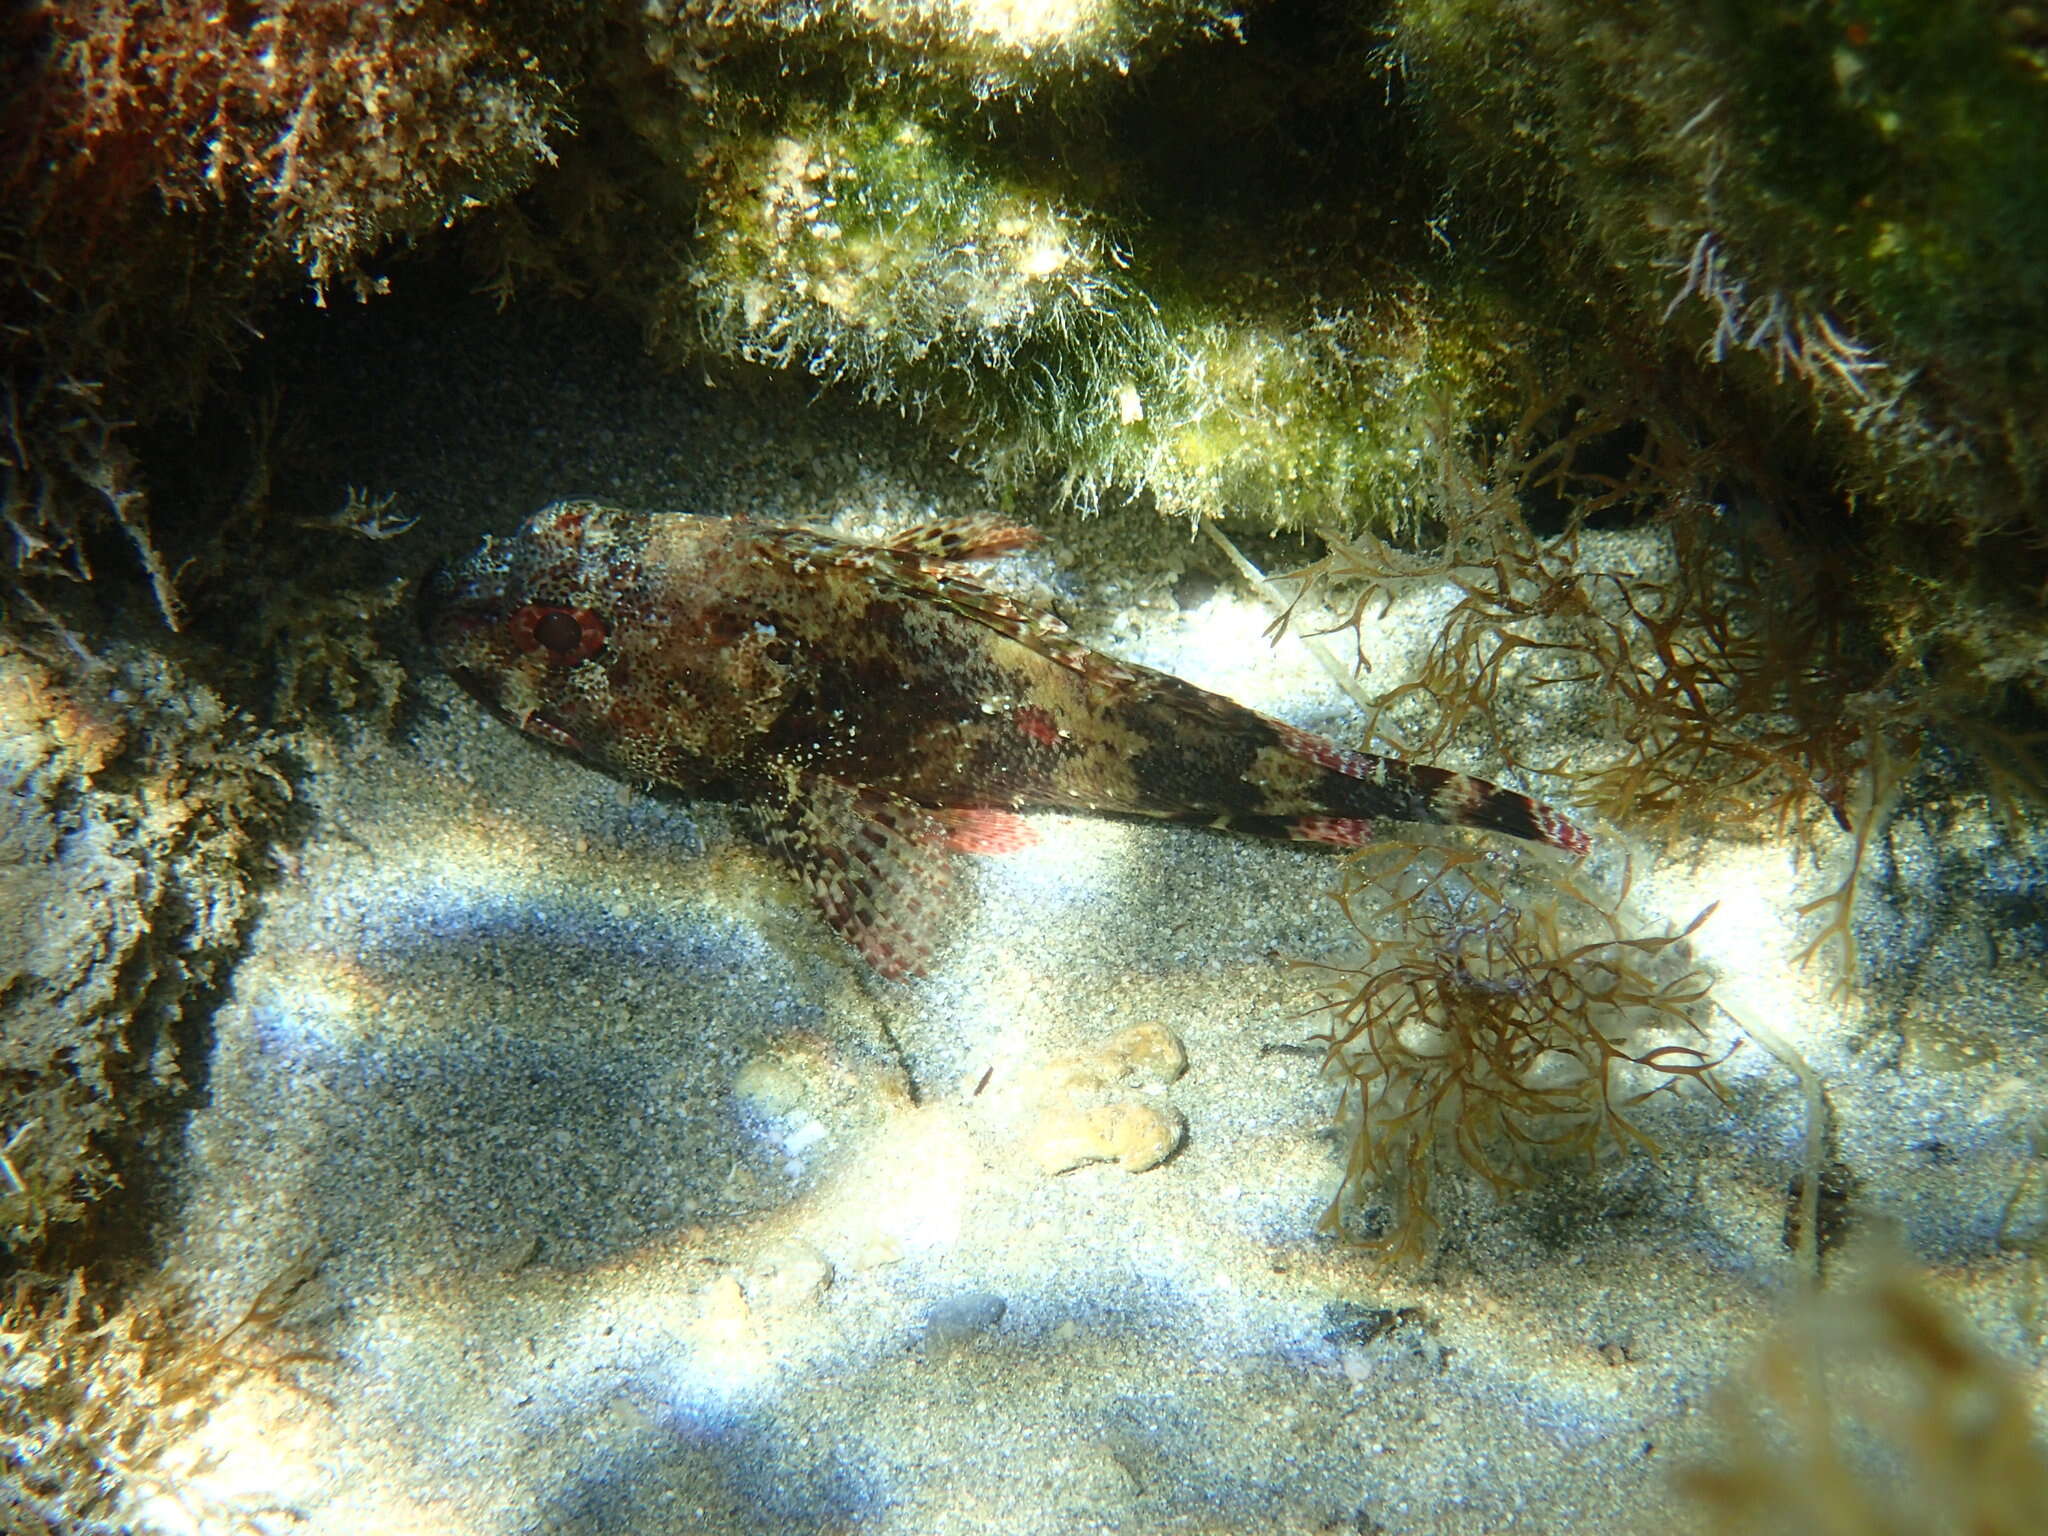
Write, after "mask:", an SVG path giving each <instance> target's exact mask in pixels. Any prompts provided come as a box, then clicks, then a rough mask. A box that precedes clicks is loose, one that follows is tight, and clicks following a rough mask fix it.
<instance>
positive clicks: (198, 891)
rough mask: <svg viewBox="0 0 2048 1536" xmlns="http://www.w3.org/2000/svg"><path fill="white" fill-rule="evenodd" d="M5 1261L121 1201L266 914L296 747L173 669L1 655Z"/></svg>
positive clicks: (147, 660)
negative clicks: (285, 761)
mask: <svg viewBox="0 0 2048 1536" xmlns="http://www.w3.org/2000/svg"><path fill="white" fill-rule="evenodd" d="M0 774H4V776H5V778H6V781H7V784H8V789H9V795H8V807H9V810H8V815H7V817H6V820H5V822H4V823H0V1153H4V1155H5V1164H4V1166H0V1249H12V1248H28V1247H30V1246H31V1245H33V1244H35V1243H36V1242H38V1241H39V1240H41V1239H42V1238H43V1237H44V1236H45V1234H46V1233H47V1232H48V1231H49V1230H50V1229H51V1228H52V1227H53V1226H58V1225H61V1224H63V1223H66V1222H70V1221H74V1220H76V1219H78V1218H79V1217H80V1216H82V1215H83V1214H84V1213H85V1211H86V1209H87V1208H88V1207H89V1206H90V1204H91V1203H92V1202H93V1201H94V1200H96V1199H98V1198H100V1197H102V1196H104V1195H105V1194H107V1193H108V1192H109V1191H110V1190H111V1189H112V1188H113V1187H115V1186H116V1185H118V1184H121V1183H123V1182H128V1181H129V1180H128V1178H127V1177H126V1176H124V1173H123V1165H124V1163H128V1162H131V1161H132V1160H133V1157H134V1148H135V1147H136V1146H137V1144H138V1143H139V1142H141V1141H142V1140H144V1139H145V1138H146V1137H147V1135H148V1134H149V1132H150V1131H151V1130H152V1129H153V1128H154V1127H155V1126H157V1125H159V1124H161V1123H162V1121H163V1118H164V1116H165V1115H166V1113H167V1112H168V1111H169V1110H170V1109H171V1108H172V1107H173V1106H175V1104H176V1103H177V1102H178V1101H179V1099H180V1098H181V1096H182V1095H183V1094H184V1093H185V1092H186V1091H187V1090H188V1089H189V1087H190V1077H191V1074H192V1072H193V1071H194V1070H195V1069H197V1068H200V1067H202V1066H203V1063H198V1062H195V1061H193V1060H191V1059H189V1053H190V1050H191V1044H192V1039H191V1030H192V1028H193V1027H194V1026H195V1025H196V1023H197V1021H198V1018H199V1016H200V1012H201V1009H202V1006H203V1004H204V1003H205V1001H206V1000H207V998H208V997H209V996H210V993H211V990H212V989H213V988H214V987H216V986H217V985H218V984H219V983H220V981H221V979H222V977H223V974H224V967H225V965H226V963H227V961H228V960H229V959H231V958H232V956H233V954H234V953H235V951H236V949H237V948H238V946H239V941H240V937H241V933H242V930H243V928H244V926H245V925H246V924H247V923H248V921H249V919H250V918H251V916H252V915H253V910H254V908H253V873H252V868H251V866H252V864H253V861H254V859H255V855H256V853H257V851H258V850H259V848H260V847H261V846H262V845H263V841H264V839H265V838H266V837H267V834H268V831H269V828H270V826H271V824H272V823H273V822H274V820H275V817H276V815H277V812H278V810H279V808H280V807H281V806H282V804H283V803H284V801H285V799H286V798H287V797H288V794H289V786H288V784H287V783H286V781H285V780H284V779H283V777H282V776H281V775H280V774H279V772H278V769H277V767H276V748H275V746H274V744H272V743H270V742H268V741H266V740H264V739H263V738H262V737H260V736H258V735H257V734H256V733H255V732H253V731H252V730H250V729H249V728H248V726H247V724H246V722H244V721H240V720H237V719H236V718H235V717H234V716H233V715H232V714H231V713H230V712H229V711H228V710H227V709H225V708H224V706H223V705H222V704H221V702H220V701H219V699H218V698H216V697H215V696H214V695H212V694H211V693H210V692H208V691H207V690H205V689H203V688H200V687H198V686H196V685H194V684H192V683H190V682H189V680H187V679H185V678H183V677H182V676H181V675H179V674H178V673H177V672H175V671H174V670H172V669H171V668H170V667H169V666H168V665H166V664H165V663H163V662H162V661H161V660H159V659H156V658H153V657H149V656H147V655H142V656H135V657H131V658H129V662H128V664H127V665H126V666H124V667H122V668H121V669H119V670H118V671H117V670H115V669H114V668H111V667H109V668H105V669H101V670H96V671H93V672H83V671H82V670H81V671H73V672H71V674H70V675H66V669H63V668H60V667H59V666H56V665H52V664H49V663H46V662H44V661H42V660H39V659H38V658H36V657H35V656H33V655H31V654H29V653H28V652H27V651H24V650H22V649H21V648H19V646H18V645H16V644H14V643H12V642H11V641H10V642H5V643H0Z"/></svg>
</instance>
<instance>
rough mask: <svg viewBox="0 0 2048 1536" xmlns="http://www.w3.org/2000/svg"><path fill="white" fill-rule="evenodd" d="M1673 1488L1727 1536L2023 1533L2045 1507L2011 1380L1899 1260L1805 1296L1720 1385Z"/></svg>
mask: <svg viewBox="0 0 2048 1536" xmlns="http://www.w3.org/2000/svg"><path fill="white" fill-rule="evenodd" d="M1723 1396H1724V1402H1723V1413H1722V1417H1723V1419H1724V1421H1725V1423H1726V1425H1727V1437H1726V1448H1725V1450H1724V1452H1723V1454H1722V1455H1721V1457H1720V1458H1719V1459H1718V1460H1716V1461H1714V1462H1712V1463H1709V1464H1705V1465H1698V1466H1694V1467H1691V1468H1688V1469H1687V1470H1686V1471H1685V1472H1684V1473H1683V1474H1682V1476H1681V1480H1680V1485H1681V1487H1682V1488H1683V1489H1684V1490H1685V1491H1686V1492H1687V1493H1688V1494H1690V1495H1691V1497H1692V1498H1693V1500H1694V1501H1696V1504H1697V1506H1698V1507H1699V1508H1700V1509H1701V1510H1703V1511H1704V1512H1705V1513H1706V1514H1707V1515H1708V1516H1709V1518H1710V1520H1711V1526H1710V1529H1712V1530H1715V1531H1725V1532H1728V1533H1730V1536H1734V1533H1737V1532H1740V1533H1743V1536H1749V1533H1772V1532H1787V1533H1792V1532H1802V1531H1814V1530H1824V1531H1830V1532H1839V1533H1841V1536H1894V1533H1897V1536H1904V1533H1908V1532H1911V1533H1914V1536H1922V1533H1926V1536H1935V1533H1939V1536H1951V1533H1952V1536H1966V1533H1967V1536H2026V1533H2028V1532H2032V1531H2037V1530H2039V1529H2040V1525H2041V1511H2042V1510H2044V1509H2048V1449H2044V1447H2043V1445H2042V1443H2041V1438H2040V1432H2039V1429H2038V1428H2037V1426H2036V1424H2035V1422H2034V1416H2033V1414H2032V1412H2031V1411H2030V1410H2029V1408H2028V1392H2027V1387H2026V1383H2025V1380H2024V1377H2023V1375H2022V1373H2021V1372H2020V1371H2018V1370H2016V1369H2015V1368H2014V1366H2013V1365H2012V1364H2011V1363H2010V1362H2008V1361H2005V1360H2002V1359H2000V1358H1999V1357H1998V1356H1997V1355H1996V1354H1994V1353H1993V1352H1992V1351H1991V1350H1990V1349H1989V1348H1987V1347H1986V1345H1985V1344H1984V1343H1983V1342H1982V1341H1981V1340H1980V1339H1978V1338H1976V1337H1975V1336H1973V1334H1972V1332H1971V1330H1970V1329H1969V1328H1968V1326H1967V1325H1965V1324H1964V1323H1963V1322H1962V1320H1961V1319H1959V1318H1958V1317H1957V1316H1956V1315H1955V1313H1954V1312H1953V1311H1952V1310H1951V1309H1950V1308H1949V1307H1948V1306H1946V1305H1944V1304H1943V1302H1942V1301H1941V1300H1940V1298H1939V1297H1938V1296H1937V1295H1936V1294H1935V1293H1934V1291H1933V1289H1932V1287H1931V1286H1930V1285H1929V1284H1928V1283H1927V1281H1926V1280H1925V1279H1923V1278H1922V1277H1920V1276H1918V1275H1915V1274H1914V1273H1912V1272H1911V1271H1910V1270H1909V1269H1907V1268H1906V1267H1905V1266H1903V1265H1902V1264H1900V1263H1898V1262H1897V1261H1896V1260H1893V1261H1890V1262H1889V1263H1888V1264H1887V1265H1886V1266H1884V1267H1883V1268H1882V1269H1881V1270H1880V1271H1879V1272H1877V1273H1874V1274H1871V1275H1867V1276H1864V1277H1862V1278H1861V1279H1859V1280H1858V1281H1856V1282H1855V1283H1854V1284H1853V1285H1851V1286H1849V1287H1847V1288H1845V1293H1844V1294H1841V1295H1831V1296H1828V1297H1827V1298H1825V1299H1815V1300H1813V1301H1811V1302H1809V1303H1808V1304H1807V1306H1806V1307H1805V1308H1804V1309H1803V1310H1802V1312H1801V1314H1800V1316H1799V1317H1798V1318H1796V1319H1795V1320H1794V1321H1792V1322H1790V1323H1788V1324H1786V1325H1785V1327H1784V1328H1783V1329H1782V1330H1781V1331H1780V1332H1779V1334H1778V1336H1777V1337H1776V1338H1774V1339H1773V1340H1772V1341H1771V1342H1770V1343H1769V1344H1767V1345H1766V1346H1765V1348H1764V1349H1763V1351H1762V1352H1761V1353H1760V1354H1759V1355H1758V1356H1757V1358H1756V1359H1755V1360H1754V1361H1753V1362H1752V1364H1751V1365H1750V1367H1749V1368H1748V1369H1747V1370H1746V1371H1744V1372H1742V1373H1741V1374H1740V1375H1738V1376H1737V1377H1736V1379H1735V1380H1734V1381H1732V1382H1730V1383H1729V1385H1728V1386H1727V1387H1726V1388H1724V1392H1723Z"/></svg>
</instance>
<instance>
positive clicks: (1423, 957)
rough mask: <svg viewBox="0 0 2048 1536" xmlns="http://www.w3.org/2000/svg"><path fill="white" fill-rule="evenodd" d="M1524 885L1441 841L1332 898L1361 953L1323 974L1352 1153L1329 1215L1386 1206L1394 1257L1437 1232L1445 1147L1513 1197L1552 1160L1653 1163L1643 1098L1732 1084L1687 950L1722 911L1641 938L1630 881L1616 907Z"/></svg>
mask: <svg viewBox="0 0 2048 1536" xmlns="http://www.w3.org/2000/svg"><path fill="white" fill-rule="evenodd" d="M1514 879H1515V874H1514V871H1512V870H1511V869H1510V868H1509V867H1508V866H1507V865H1506V863H1505V861H1504V860H1503V859H1501V858H1500V857H1498V856H1496V855H1491V854H1488V853H1487V852H1485V851H1482V850H1480V849H1476V848H1462V847H1455V846H1448V845H1444V844H1438V843H1419V842H1380V843H1375V844H1373V845H1372V846H1370V847H1367V848H1363V849H1361V850H1359V851H1358V852H1357V853H1355V854H1353V855H1351V856H1350V857H1349V859H1347V861H1346V863H1345V867H1344V874H1343V879H1342V883H1341V885H1340V886H1339V888H1338V901H1339V902H1340V903H1341V904H1342V905H1343V908H1344V912H1345V915H1346V916H1347V917H1349V918H1350V920H1351V923H1352V926H1353V928H1354V929H1355V930H1356V931H1357V934H1358V937H1359V939H1360V941H1361V943H1362V945H1363V950H1362V952H1361V953H1360V954H1359V955H1358V956H1357V957H1356V958H1355V959H1350V960H1335V959H1333V960H1327V961H1322V962H1318V963H1317V964H1316V965H1315V967H1314V969H1315V970H1317V971H1318V972H1320V973H1321V980H1320V981H1319V984H1318V985H1319V990H1320V992H1321V994H1322V996H1323V998H1324V1003H1325V1007H1326V1008H1327V1010H1328V1014H1329V1023H1328V1027H1327V1030H1326V1032H1325V1033H1324V1034H1323V1035H1322V1036H1321V1037H1320V1038H1321V1039H1322V1040H1323V1041H1324V1042H1325V1044H1326V1045H1327V1047H1328V1055H1327V1058H1326V1062H1325V1068H1326V1071H1327V1072H1328V1073H1329V1074H1330V1075H1331V1076H1333V1077H1335V1078H1337V1079H1338V1080H1339V1081H1340V1082H1341V1083H1342V1084H1343V1089H1342V1095H1341V1099H1340V1110H1339V1118H1340V1123H1341V1124H1342V1126H1343V1127H1344V1130H1345V1134H1346V1135H1347V1136H1348V1138H1349V1143H1350V1145H1349V1151H1348V1154H1347V1157H1346V1162H1345V1169H1344V1182H1343V1187H1342V1189H1341V1191H1340V1192H1339V1194H1338V1197H1337V1199H1336V1201H1335V1202H1333V1204H1332V1205H1331V1207H1330V1210H1329V1213H1328V1214H1327V1215H1326V1217H1325V1218H1324V1222H1325V1225H1326V1226H1327V1227H1330V1228H1332V1229H1337V1230H1342V1229H1343V1228H1345V1227H1346V1226H1347V1225H1348V1224H1349V1221H1348V1217H1349V1213H1350V1212H1351V1211H1352V1210H1353V1209H1354V1208H1355V1207H1357V1206H1359V1205H1361V1204H1362V1203H1364V1202H1366V1201H1369V1200H1381V1201H1384V1202H1385V1203H1386V1205H1387V1206H1388V1208H1389V1209H1390V1213H1391V1214H1390V1216H1389V1218H1388V1221H1387V1224H1386V1227H1385V1229H1384V1231H1383V1232H1382V1233H1381V1234H1380V1237H1379V1242H1380V1245H1381V1246H1382V1248H1383V1249H1384V1251H1385V1252H1386V1253H1387V1254H1388V1255H1389V1257H1391V1258H1394V1259H1412V1258H1414V1257H1416V1256H1418V1255H1419V1254H1420V1253H1421V1252H1422V1251H1423V1248H1424V1246H1425V1244H1426V1242H1427V1240H1428V1238H1429V1236H1430V1234H1431V1232H1432V1231H1433V1230H1434V1229H1435V1227H1436V1225H1437V1216H1436V1199H1435V1188H1436V1180H1437V1169H1438V1166H1439V1160H1440V1158H1441V1157H1442V1156H1443V1155H1444V1154H1445V1153H1446V1152H1448V1153H1449V1154H1450V1155H1451V1156H1452V1157H1453V1158H1455V1160H1456V1162H1457V1164H1458V1165H1459V1166H1461V1167H1462V1168H1464V1169H1467V1170H1469V1171H1470V1172H1472V1173H1474V1174H1477V1175H1478V1176H1479V1177H1480V1178H1481V1179H1482V1180H1484V1181H1485V1182H1486V1183H1487V1184H1488V1185H1490V1186H1491V1187H1492V1189H1493V1190H1494V1192H1495V1193H1496V1194H1498V1195H1506V1194H1510V1193H1512V1192H1513V1191H1515V1190H1518V1189H1522V1188H1525V1187H1527V1186H1528V1185H1529V1183H1530V1182H1531V1181H1532V1180H1533V1179H1534V1178H1535V1177H1536V1175H1537V1172H1538V1170H1539V1168H1540V1167H1542V1166H1543V1165H1544V1164H1545V1163H1546V1162H1548V1161H1550V1160H1553V1159H1565V1158H1583V1159H1585V1160H1587V1162H1588V1163H1589V1164H1591V1163H1592V1162H1593V1161H1595V1160H1596V1159H1597V1157H1598V1155H1599V1153H1600V1151H1601V1149H1602V1148H1603V1147H1613V1148H1615V1149H1617V1150H1620V1151H1643V1152H1648V1153H1652V1154H1654V1153H1655V1152H1656V1150H1657V1144H1656V1142H1655V1141H1654V1140H1653V1139H1652V1138H1651V1137H1650V1136H1649V1135H1648V1134H1647V1133H1645V1132H1644V1131H1643V1130H1641V1129H1640V1128H1639V1127H1638V1126H1637V1125H1636V1123H1635V1120H1634V1119H1633V1118H1631V1117H1632V1115H1633V1113H1634V1112H1635V1111H1636V1109H1637V1107H1638V1106H1639V1105H1641V1104H1643V1103H1644V1102H1645V1101H1647V1100H1649V1099H1651V1098H1652V1097H1654V1096H1656V1095H1658V1094H1662V1093H1666V1092H1669V1091H1671V1090H1673V1089H1675V1088H1678V1087H1680V1086H1682V1085H1683V1084H1685V1083H1687V1082H1697V1083H1701V1084H1704V1085H1705V1086H1706V1087H1707V1088H1709V1089H1711V1090H1713V1091H1714V1092H1716V1093H1719V1092H1720V1091H1721V1090H1720V1088H1719V1085H1718V1084H1716V1082H1715V1080H1714V1077H1713V1069H1714V1068H1715V1067H1716V1066H1718V1065H1719V1064H1720V1063H1721V1061H1723V1060H1725V1059H1726V1052H1722V1053H1721V1054H1720V1055H1716V1054H1714V1053H1713V1052H1712V1051H1711V1049H1710V1048H1709V1047H1710V1044H1711V1042H1710V1041H1709V1040H1708V1038H1707V1033H1706V1028H1705V1023H1706V1020H1705V1013H1704V1010H1705V1005H1706V1003H1707V999H1708V995H1709V992H1710V990H1711V988H1710V982H1709V979H1708V977H1707V976H1706V974H1705V973H1704V972H1702V971H1699V970H1696V969H1692V968H1689V967H1687V966H1686V965H1685V964H1684V962H1683V959H1682V955H1683V946H1684V943H1685V940H1686V939H1687V938H1688V937H1689V936H1690V935H1691V934H1692V933H1693V932H1694V931H1695V930H1696V929H1697V928H1698V927H1699V926H1700V924H1702V923H1704V922H1705V921H1706V920H1707V918H1708V916H1709V915H1710V912H1702V913H1700V914H1699V916H1697V917H1695V918H1694V919H1693V920H1692V922H1691V923H1690V924H1688V925H1687V926H1686V927H1685V928H1684V929H1682V930H1680V931H1679V932H1676V933H1663V934H1642V933H1636V932H1633V931H1631V930H1630V929H1629V928H1628V927H1627V926H1626V925H1625V924H1624V922H1623V920H1622V918H1621V916H1620V914H1621V911H1622V904H1623V902H1624V901H1625V900H1626V896H1627V892H1626V890H1624V891H1623V892H1622V893H1621V895H1620V896H1619V897H1616V898H1614V899H1612V900H1603V899H1601V898H1600V897H1597V896H1595V895H1594V894H1593V893H1592V892H1591V891H1590V890H1588V889H1587V888H1585V887H1584V886H1583V885H1582V884H1581V883H1580V882H1579V880H1577V879H1576V878H1575V877H1573V876H1570V875H1566V874H1556V875H1552V876H1550V877H1548V878H1547V879H1546V878H1543V877H1541V876H1538V877H1536V878H1535V879H1533V880H1532V879H1530V877H1529V872H1527V871H1524V872H1523V874H1522V876H1521V879H1520V881H1519V882H1518V883H1519V885H1520V886H1521V888H1520V889H1518V888H1517V885H1516V884H1511V883H1510V882H1511V880H1514ZM1531 886H1533V887H1534V888H1533V889H1530V887H1531Z"/></svg>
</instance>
